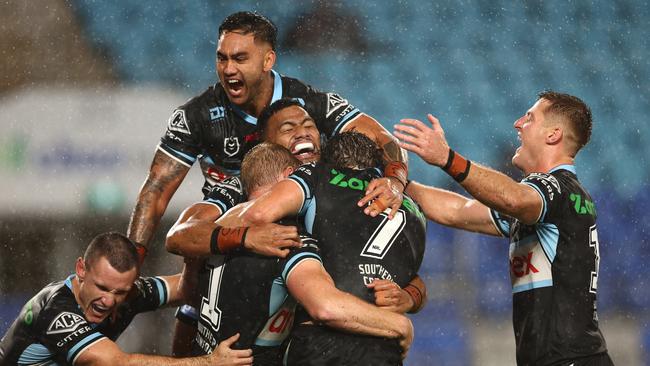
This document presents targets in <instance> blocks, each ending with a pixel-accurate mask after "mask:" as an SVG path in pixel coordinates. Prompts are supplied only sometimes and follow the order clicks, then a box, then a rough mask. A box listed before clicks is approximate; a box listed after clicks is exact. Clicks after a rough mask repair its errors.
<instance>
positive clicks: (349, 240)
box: [313, 165, 425, 302]
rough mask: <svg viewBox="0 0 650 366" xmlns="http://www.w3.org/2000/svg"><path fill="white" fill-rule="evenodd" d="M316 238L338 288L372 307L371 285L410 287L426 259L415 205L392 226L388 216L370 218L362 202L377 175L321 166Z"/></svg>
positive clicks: (402, 212) (410, 204) (405, 208)
mask: <svg viewBox="0 0 650 366" xmlns="http://www.w3.org/2000/svg"><path fill="white" fill-rule="evenodd" d="M317 174H318V183H317V189H316V192H315V198H316V203H315V206H316V209H315V215H314V216H313V218H314V220H313V234H314V237H316V238H317V239H318V240H319V243H320V249H321V256H322V258H323V263H324V266H325V268H326V269H327V271H328V272H329V273H330V275H331V276H332V278H333V279H334V282H335V283H336V285H337V288H339V289H341V290H343V291H347V292H350V293H352V294H354V295H357V296H359V297H361V298H364V299H366V300H367V301H369V302H373V301H374V298H373V296H372V293H371V292H370V291H369V290H368V289H367V288H366V285H367V284H368V283H370V282H372V281H373V280H374V279H387V280H392V281H394V282H396V283H397V284H398V285H400V286H405V285H406V284H407V283H408V282H409V281H410V280H411V279H412V278H413V276H414V275H415V274H416V273H417V270H418V268H419V266H420V264H421V260H422V256H423V253H424V241H425V223H424V216H422V214H421V213H420V211H419V208H418V207H417V205H415V203H413V202H412V201H411V200H410V199H407V200H405V201H404V203H403V205H402V207H401V208H400V209H399V211H398V212H397V214H396V215H395V217H394V218H393V219H392V220H389V219H388V216H387V215H386V213H382V214H380V215H378V216H377V217H374V218H372V217H370V216H367V215H365V214H364V213H363V210H362V208H360V207H358V206H357V202H358V201H359V200H360V199H361V198H362V197H363V196H364V192H365V188H366V186H367V185H368V183H369V182H370V181H371V180H372V179H373V178H375V177H378V176H380V174H379V173H378V171H377V170H376V169H373V170H366V171H355V170H350V169H333V168H328V167H326V166H324V165H319V168H318V170H317Z"/></svg>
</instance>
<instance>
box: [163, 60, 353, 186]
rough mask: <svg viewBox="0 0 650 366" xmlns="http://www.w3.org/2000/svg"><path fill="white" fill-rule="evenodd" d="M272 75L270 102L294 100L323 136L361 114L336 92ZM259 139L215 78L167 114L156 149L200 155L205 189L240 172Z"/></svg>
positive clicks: (183, 157) (178, 155)
mask: <svg viewBox="0 0 650 366" xmlns="http://www.w3.org/2000/svg"><path fill="white" fill-rule="evenodd" d="M272 74H273V79H274V86H273V96H272V99H271V102H274V101H276V100H278V99H280V98H296V99H298V100H299V101H301V102H302V103H303V104H304V105H305V109H306V110H307V112H308V113H309V114H310V115H311V116H312V117H313V118H314V120H315V121H316V124H317V126H318V129H319V130H320V132H321V134H322V135H325V137H329V136H332V135H334V134H335V133H337V132H338V131H340V130H341V129H342V128H344V127H345V125H346V124H347V123H348V122H350V121H351V120H352V119H354V118H355V117H356V116H358V115H359V114H360V113H361V112H360V111H359V110H358V109H357V108H356V107H354V106H353V105H352V104H350V103H348V101H347V100H346V99H344V98H342V97H341V96H339V95H337V94H335V93H323V92H320V91H318V90H316V89H314V88H312V87H311V86H309V85H306V84H304V83H302V82H301V81H299V80H297V79H293V78H289V77H286V76H281V75H280V74H278V73H277V72H275V71H272ZM258 141H259V132H258V129H257V118H256V117H254V116H251V115H249V114H247V113H245V112H244V111H242V110H241V109H240V108H238V107H237V106H235V105H233V104H231V103H230V101H229V99H228V97H227V94H226V92H225V91H224V89H223V87H222V86H221V84H219V83H217V84H215V85H214V86H211V87H209V88H208V89H207V90H206V91H205V92H203V93H202V94H201V95H199V96H197V97H194V98H192V99H190V100H189V101H188V102H187V103H185V104H184V105H182V106H180V107H179V108H177V109H176V110H175V111H174V112H173V113H172V115H171V117H170V118H169V121H168V124H167V130H166V132H165V134H164V136H163V137H162V139H161V142H160V144H159V145H158V148H159V149H160V150H161V151H163V152H164V153H166V154H167V155H169V156H171V157H172V158H174V159H176V160H177V161H179V162H181V163H182V164H185V165H187V166H191V165H192V164H193V163H194V162H195V161H196V160H197V159H200V163H201V169H202V170H203V174H204V176H205V178H206V185H205V186H204V193H207V191H205V189H207V188H209V186H211V185H213V184H214V183H215V182H217V181H220V180H222V179H224V178H225V177H226V176H230V175H238V174H239V169H240V167H241V160H242V159H243V157H244V155H245V154H246V152H248V151H249V150H250V149H251V148H252V147H253V146H254V145H255V144H257V143H258Z"/></svg>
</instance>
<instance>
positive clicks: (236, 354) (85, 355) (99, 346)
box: [74, 338, 253, 366]
mask: <svg viewBox="0 0 650 366" xmlns="http://www.w3.org/2000/svg"><path fill="white" fill-rule="evenodd" d="M231 340H232V338H229V339H228V340H227V341H223V342H222V344H220V345H219V347H218V348H217V350H215V352H213V353H212V354H211V355H207V356H202V357H192V358H172V357H164V356H153V355H142V354H130V353H125V352H123V351H122V350H121V349H120V348H119V347H118V346H117V344H115V342H113V341H111V340H110V339H108V338H104V339H102V340H101V341H99V342H97V343H96V344H94V345H92V346H90V347H89V348H88V349H87V350H85V351H83V352H82V353H81V354H80V355H79V357H78V358H77V360H76V362H75V363H74V364H75V366H104V365H106V366H111V365H121V366H130V365H133V366H148V365H151V366H159V365H162V366H198V365H206V366H208V365H223V366H225V365H251V364H252V361H253V358H252V357H251V354H252V351H251V350H232V349H230V345H231V344H232V343H234V341H232V342H231Z"/></svg>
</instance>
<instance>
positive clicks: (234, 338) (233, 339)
mask: <svg viewBox="0 0 650 366" xmlns="http://www.w3.org/2000/svg"><path fill="white" fill-rule="evenodd" d="M238 339H239V333H237V334H235V335H234V336H232V337H230V338H228V339H224V340H223V341H221V344H223V345H225V346H226V347H228V348H230V346H232V345H233V344H234V343H235V342H237V340H238Z"/></svg>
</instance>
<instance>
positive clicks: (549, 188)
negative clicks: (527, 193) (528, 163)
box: [521, 173, 562, 222]
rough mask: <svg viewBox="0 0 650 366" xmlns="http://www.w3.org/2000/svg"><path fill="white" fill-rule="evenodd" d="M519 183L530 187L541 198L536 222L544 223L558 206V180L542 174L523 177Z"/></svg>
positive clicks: (559, 189)
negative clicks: (540, 206)
mask: <svg viewBox="0 0 650 366" xmlns="http://www.w3.org/2000/svg"><path fill="white" fill-rule="evenodd" d="M521 183H523V184H526V185H527V186H530V187H532V188H533V189H535V191H536V192H537V193H538V194H539V195H540V197H541V198H542V209H541V211H540V213H539V217H538V218H537V220H536V222H544V220H546V219H547V218H548V217H549V215H550V214H551V212H553V210H554V209H555V208H556V207H557V206H558V205H557V202H559V201H560V195H561V193H562V190H561V188H560V183H559V182H558V180H557V179H556V178H555V177H554V176H552V175H550V174H544V173H532V174H530V175H528V176H527V177H525V178H524V179H523V180H522V181H521Z"/></svg>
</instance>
